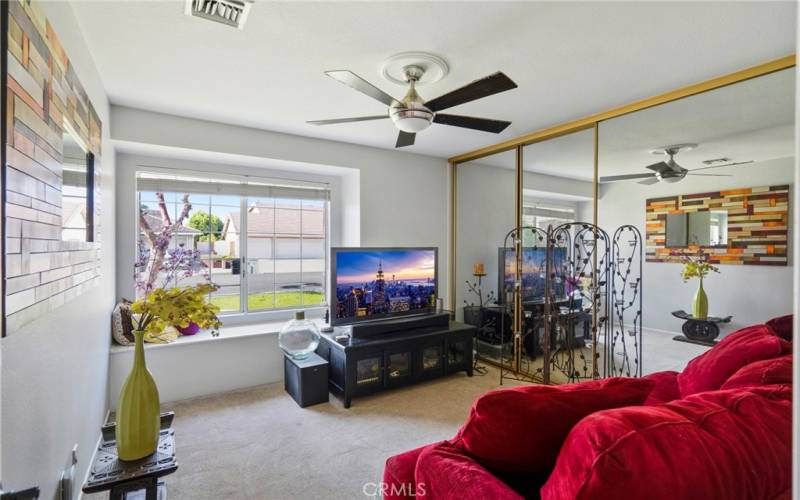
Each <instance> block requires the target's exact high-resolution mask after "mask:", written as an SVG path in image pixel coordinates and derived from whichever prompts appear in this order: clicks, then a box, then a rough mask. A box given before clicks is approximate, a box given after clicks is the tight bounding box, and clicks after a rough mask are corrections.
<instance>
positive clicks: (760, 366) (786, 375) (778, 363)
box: [722, 353, 792, 390]
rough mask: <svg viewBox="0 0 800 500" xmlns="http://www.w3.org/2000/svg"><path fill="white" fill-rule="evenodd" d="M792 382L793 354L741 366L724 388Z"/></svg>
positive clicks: (723, 385)
mask: <svg viewBox="0 0 800 500" xmlns="http://www.w3.org/2000/svg"><path fill="white" fill-rule="evenodd" d="M791 383H792V354H791V353H789V354H786V355H785V356H781V357H779V358H773V359H764V360H761V361H756V362H755V363H750V364H749V365H745V366H743V367H741V368H739V371H737V372H736V373H734V374H733V375H731V377H730V378H729V379H728V380H727V381H726V382H725V383H724V384H722V389H723V390H724V389H736V388H738V387H753V386H760V385H770V384H791Z"/></svg>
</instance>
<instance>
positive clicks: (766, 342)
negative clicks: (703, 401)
mask: <svg viewBox="0 0 800 500" xmlns="http://www.w3.org/2000/svg"><path fill="white" fill-rule="evenodd" d="M790 349H791V345H790V344H789V343H788V342H786V341H785V340H783V339H781V338H780V337H777V336H776V335H775V334H774V333H773V332H772V330H771V329H770V328H769V327H767V326H766V325H756V326H750V327H747V328H743V329H741V330H739V331H736V332H734V333H731V334H730V335H728V336H727V337H725V338H724V339H722V341H721V342H720V343H719V344H717V345H715V346H714V347H713V348H711V349H710V350H708V351H707V352H705V353H704V354H701V355H700V356H698V357H696V358H694V359H693V360H692V361H690V362H689V364H688V365H687V366H686V369H685V370H683V372H682V373H681V374H680V375H678V385H679V386H680V390H681V395H682V396H683V397H686V396H689V395H692V394H696V393H698V392H704V391H715V390H717V389H719V388H720V387H722V384H724V383H725V381H726V380H728V378H730V376H731V375H733V374H734V373H736V371H737V370H739V368H741V367H743V366H745V365H747V364H750V363H752V362H754V361H760V360H762V359H771V358H775V357H778V356H780V355H782V354H784V353H786V352H788V351H789V350H790Z"/></svg>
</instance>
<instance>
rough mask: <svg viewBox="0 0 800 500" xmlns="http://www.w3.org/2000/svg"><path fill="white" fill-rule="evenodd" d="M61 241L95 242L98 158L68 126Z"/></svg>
mask: <svg viewBox="0 0 800 500" xmlns="http://www.w3.org/2000/svg"><path fill="white" fill-rule="evenodd" d="M62 135H63V163H62V166H61V167H62V168H61V175H62V177H61V179H62V185H61V240H62V241H83V242H93V241H94V212H95V210H94V189H93V187H94V155H93V154H92V153H91V152H89V151H88V149H87V148H86V145H85V144H84V143H83V141H82V140H81V139H80V137H79V136H78V134H76V133H75V132H74V131H73V130H72V127H71V126H69V124H68V123H65V126H64V132H63V134H62Z"/></svg>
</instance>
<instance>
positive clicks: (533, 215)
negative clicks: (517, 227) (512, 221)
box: [522, 203, 575, 246]
mask: <svg viewBox="0 0 800 500" xmlns="http://www.w3.org/2000/svg"><path fill="white" fill-rule="evenodd" d="M568 222H575V209H574V208H573V207H567V206H561V205H551V204H547V205H545V204H540V203H531V204H526V205H524V206H523V208H522V225H523V226H533V227H538V228H539V229H541V230H542V231H545V232H546V231H547V227H548V226H553V227H557V226H560V225H561V224H566V223H568ZM523 237H524V238H525V240H526V241H523V243H522V244H523V246H536V244H535V243H534V242H533V241H532V240H533V237H534V236H533V233H531V232H530V231H526V232H524V233H523ZM528 240H531V241H528Z"/></svg>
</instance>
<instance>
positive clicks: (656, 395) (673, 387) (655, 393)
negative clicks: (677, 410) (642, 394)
mask: <svg viewBox="0 0 800 500" xmlns="http://www.w3.org/2000/svg"><path fill="white" fill-rule="evenodd" d="M644 378H645V379H647V380H652V381H653V382H654V383H655V386H654V387H653V390H652V391H650V394H649V395H648V396H647V399H645V400H644V404H645V405H646V406H652V405H658V404H661V403H669V402H670V401H672V400H675V399H680V398H681V390H680V388H679V387H678V372H673V371H664V372H656V373H651V374H650V375H646V376H645V377H644Z"/></svg>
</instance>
